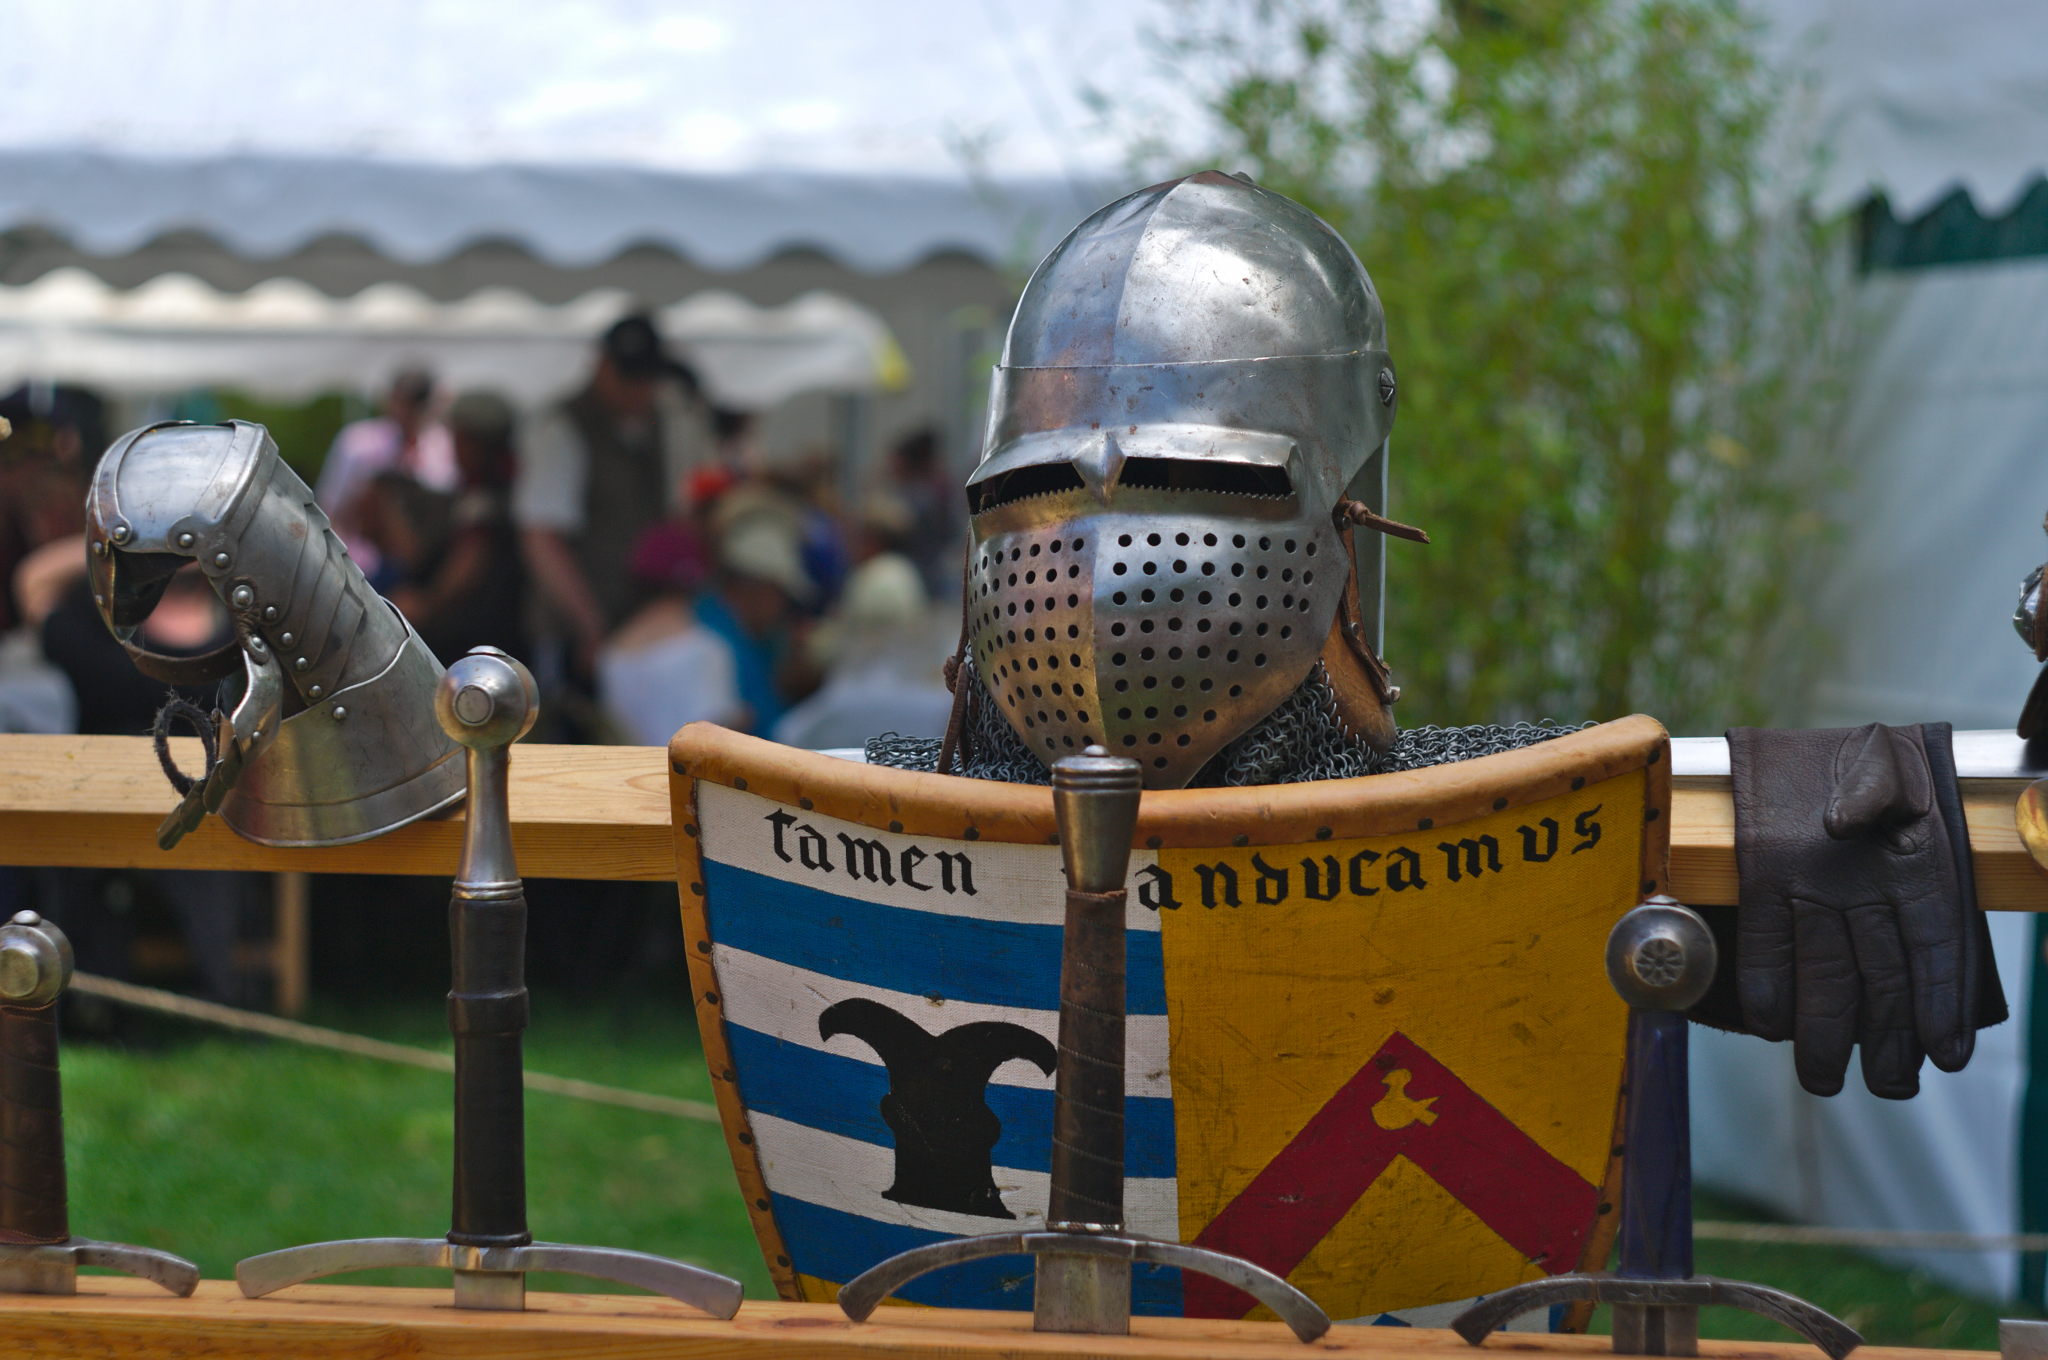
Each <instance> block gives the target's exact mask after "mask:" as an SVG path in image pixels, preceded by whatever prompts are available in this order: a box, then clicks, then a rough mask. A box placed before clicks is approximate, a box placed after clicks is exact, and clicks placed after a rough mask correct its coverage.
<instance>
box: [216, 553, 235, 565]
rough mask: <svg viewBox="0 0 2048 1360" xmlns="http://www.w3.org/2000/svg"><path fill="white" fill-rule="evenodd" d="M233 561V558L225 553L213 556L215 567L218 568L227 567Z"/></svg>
mask: <svg viewBox="0 0 2048 1360" xmlns="http://www.w3.org/2000/svg"><path fill="white" fill-rule="evenodd" d="M233 560H234V559H233V558H231V557H229V556H228V555H227V554H226V553H224V552H217V553H215V554H214V555H213V565H215V566H216V567H225V566H227V564H228V563H229V562H231V561H233Z"/></svg>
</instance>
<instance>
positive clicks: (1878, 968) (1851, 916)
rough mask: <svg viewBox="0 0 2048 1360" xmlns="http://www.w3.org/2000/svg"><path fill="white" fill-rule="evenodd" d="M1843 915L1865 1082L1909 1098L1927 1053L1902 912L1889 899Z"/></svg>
mask: <svg viewBox="0 0 2048 1360" xmlns="http://www.w3.org/2000/svg"><path fill="white" fill-rule="evenodd" d="M1842 915H1843V919H1844V921H1845V922H1846V924H1847V926H1848V932H1849V939H1850V942H1851V943H1852V944H1853V945H1854V946H1855V949H1856V972H1857V974H1858V980H1859V982H1860V984H1861V986H1860V991H1861V996H1860V1007H1859V1011H1860V1013H1859V1015H1858V1017H1857V1033H1856V1041H1857V1043H1858V1044H1859V1045H1860V1046H1861V1048H1862V1050H1863V1084H1864V1085H1865V1086H1867V1087H1869V1088H1870V1093H1871V1094H1872V1095H1874V1096H1882V1097H1883V1098H1884V1099H1886V1100H1907V1099H1910V1098H1911V1097H1913V1096H1915V1095H1917V1094H1919V1091H1920V1064H1921V1061H1922V1060H1923V1058H1924V1057H1925V1052H1924V1050H1922V1048H1921V1046H1920V1032H1919V1030H1918V1028H1917V1026H1916V1025H1915V1022H1914V1014H1915V1005H1914V1003H1915V1001H1916V999H1917V998H1916V994H1915V986H1916V983H1917V981H1918V979H1917V978H1916V977H1915V975H1914V973H1913V970H1912V968H1911V967H1910V966H1909V965H1908V963H1907V961H1906V959H1907V950H1906V945H1905V944H1904V943H1903V942H1902V941H1901V939H1900V924H1899V917H1898V913H1897V912H1896V911H1894V910H1893V908H1892V907H1891V905H1890V904H1889V903H1875V904H1872V905H1869V906H1862V907H1851V908H1849V909H1848V910H1847V911H1846V912H1844V913H1843V914H1842Z"/></svg>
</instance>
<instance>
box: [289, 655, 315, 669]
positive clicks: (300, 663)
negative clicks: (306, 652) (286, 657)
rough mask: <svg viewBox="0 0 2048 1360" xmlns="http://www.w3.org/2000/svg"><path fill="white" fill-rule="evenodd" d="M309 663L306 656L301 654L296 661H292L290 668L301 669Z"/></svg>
mask: <svg viewBox="0 0 2048 1360" xmlns="http://www.w3.org/2000/svg"><path fill="white" fill-rule="evenodd" d="M311 664H312V663H311V662H309V661H307V660H306V658H304V657H303V656H302V657H300V658H299V659H298V660H297V661H294V662H292V669H293V670H295V671H302V670H304V669H306V667H307V666H309V665H311Z"/></svg>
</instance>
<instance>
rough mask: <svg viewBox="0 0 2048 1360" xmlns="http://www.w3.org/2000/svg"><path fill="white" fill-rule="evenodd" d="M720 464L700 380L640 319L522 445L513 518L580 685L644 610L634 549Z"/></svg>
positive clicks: (619, 330)
mask: <svg viewBox="0 0 2048 1360" xmlns="http://www.w3.org/2000/svg"><path fill="white" fill-rule="evenodd" d="M711 456H712V444H711V435H710V429H709V426H708V413H707V411H706V408H705V403H704V401H703V398H702V396H701V394H700V389H699V386H698V383H697V379H696V376H695V374H694V373H693V372H692V371H691V370H690V369H689V368H688V367H687V366H685V365H684V364H682V363H680V362H679V361H678V360H676V359H675V358H674V357H673V356H671V355H670V354H669V352H668V349H667V348H666V346H664V345H663V343H662V340H661V336H660V334H659V333H658V332H657V331H656V330H655V328H654V323H653V321H652V320H651V319H650V318H649V317H647V316H646V315H644V314H641V313H635V314H633V315H631V316H627V317H624V318H622V319H621V320H619V321H618V322H616V323H614V324H613V326H612V327H611V329H610V330H608V331H606V332H605V333H604V336H603V337H602V338H601V339H600V340H599V342H598V348H597V363H596V365H595V367H594V368H593V370H592V372H591V375H590V381H589V382H588V383H587V384H586V385H585V386H584V388H583V390H582V391H580V392H578V393H577V394H576V395H575V396H573V397H571V398H569V399H568V400H567V401H565V402H563V403H562V404H561V405H559V406H557V407H555V408H554V409H552V410H551V411H549V412H548V413H547V414H546V416H545V417H543V419H542V420H541V421H540V422H539V423H538V425H537V426H536V428H535V429H534V431H533V433H532V435H531V437H530V438H528V439H526V440H525V441H523V443H522V447H521V452H520V459H519V472H518V478H517V480H516V482H515V484H514V487H513V493H512V516H513V520H514V522H515V523H516V524H517V525H518V527H519V540H520V548H521V551H522V552H523V554H524V556H525V560H526V567H527V571H528V574H529V576H530V578H531V580H532V582H533V585H534V586H535V588H536V589H537V591H538V593H539V596H540V598H541V600H542V601H543V602H544V604H545V605H546V607H547V612H548V615H549V618H548V622H549V624H550V626H551V627H552V628H553V629H554V630H555V631H556V633H557V636H558V638H559V640H560V641H561V642H562V643H564V644H566V646H567V648H568V658H567V659H568V662H569V667H568V670H569V673H570V674H571V675H572V676H574V677H577V678H579V679H581V680H588V678H589V677H590V675H591V673H592V670H593V667H594V666H595V664H596V659H597V653H598V649H599V647H600V646H601V645H602V643H603V641H604V638H605V636H606V634H608V633H609V632H611V630H612V629H613V628H616V627H617V626H618V625H619V624H620V623H621V622H623V621H624V619H625V618H626V615H627V614H628V613H629V612H630V610H631V609H632V607H633V605H634V603H635V591H634V585H633V577H632V572H631V570H630V560H631V554H632V552H633V547H634V545H635V544H636V543H637V542H638V541H639V539H640V536H641V535H642V534H644V533H645V532H646V531H647V530H648V529H650V528H652V527H653V526H654V525H656V524H658V523H660V522H661V521H662V520H663V519H664V518H665V517H666V516H667V514H668V512H669V510H670V508H671V507H672V506H673V505H675V504H676V502H677V500H678V498H679V496H680V494H681V487H682V485H683V483H684V481H685V479H686V478H687V477H688V475H689V473H690V471H691V469H692V468H694V467H696V466H697V465H699V464H701V463H704V462H706V461H707V460H709V459H710V458H711Z"/></svg>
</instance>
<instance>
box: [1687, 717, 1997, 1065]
mask: <svg viewBox="0 0 2048 1360" xmlns="http://www.w3.org/2000/svg"><path fill="white" fill-rule="evenodd" d="M1728 750H1729V757H1730V764H1731V767H1732V771H1733V774H1734V785H1735V857H1736V865H1737V869H1738V871H1739V873H1740V875H1741V898H1742V901H1741V905H1740V906H1739V907H1738V908H1737V909H1736V911H1735V930H1734V935H1735V940H1734V950H1733V953H1732V958H1733V960H1734V967H1733V968H1732V969H1730V968H1728V967H1726V966H1725V965H1724V967H1723V969H1722V973H1723V976H1722V977H1721V978H1720V979H1717V982H1718V983H1719V984H1720V985H1718V986H1717V987H1716V989H1715V991H1714V992H1713V993H1710V994H1709V996H1708V997H1707V998H1706V999H1705V1000H1704V1001H1702V1002H1701V1003H1700V1005H1699V1007H1697V1008H1696V1009H1695V1010H1694V1012H1693V1014H1694V1018H1695V1019H1699V1020H1702V1021H1704V1022H1706V1023H1708V1024H1713V1025H1719V1026H1720V1027H1722V1028H1726V1029H1737V1030H1741V1031H1743V1032H1744V1033H1748V1034H1754V1035H1757V1036H1759V1037H1760V1038H1764V1039H1771V1040H1784V1039H1791V1040H1792V1042H1793V1048H1794V1062H1795V1065H1796V1066H1797V1068H1798V1071H1799V1084H1800V1085H1801V1086H1804V1087H1805V1088H1806V1089H1807V1090H1809V1091H1811V1092H1813V1093H1814V1094H1815V1095H1823V1096H1830V1095H1833V1094H1835V1093H1836V1092H1837V1091H1839V1090H1841V1089H1842V1074H1843V1073H1844V1072H1845V1071H1846V1070H1847V1069H1848V1065H1849V1050H1850V1049H1851V1048H1852V1047H1855V1046H1858V1045H1860V1046H1861V1047H1862V1050H1863V1081H1864V1084H1865V1085H1866V1086H1868V1087H1869V1088H1870V1091H1871V1093H1872V1094H1873V1095H1878V1096H1884V1097H1886V1098H1888V1099H1892V1100H1904V1099H1906V1098H1908V1097H1910V1096H1912V1095H1915V1094H1917V1093H1918V1091H1919V1089H1920V1064H1921V1060H1922V1059H1923V1058H1924V1057H1931V1058H1933V1059H1934V1065H1935V1066H1936V1067H1938V1068H1940V1069H1941V1070H1942V1071H1944V1072H1954V1071H1957V1070H1959V1069H1961V1068H1962V1066H1963V1065H1964V1064H1965V1063H1967V1062H1969V1060H1970V1053H1971V1051H1972V1050H1973V1049H1974V1048H1975V1046H1976V1042H1977V1031H1978V1030H1979V1029H1981V1028H1983V1027H1984V1026H1986V1025H1995V1024H1997V1023H1999V1022H2000V1021H2001V1020H2004V1019H2005V1017H2006V1007H2005V992H2004V989H2003V988H2002V987H2001V986H2000V985H1999V980H1998V968H1997V964H1996V962H1995V961H1994V960H1993V958H1992V956H1991V935H1990V931H1989V929H1988V927H1987V926H1986V924H1985V921H1984V917H1983V913H1981V912H1980V911H1978V910H1977V896H1976V889H1975V885H1974V883H1973V881H1972V879H1971V876H1970V841H1969V832H1968V830H1967V829H1966V827H1965V825H1964V822H1963V805H1962V796H1961V794H1960V792H1959V790H1958V789H1957V786H1956V774H1955V756H1954V753H1953V751H1952V749H1951V744H1950V728H1949V725H1948V724H1947V723H1922V724H1919V725H1916V726H1913V727H1886V726H1884V725H1883V724H1881V723H1872V724H1870V725H1869V726H1867V727H1854V728H1829V729H1819V730H1807V731H1769V730H1765V729H1762V728H1754V727H1738V728H1734V729H1732V730H1731V731H1730V732H1729V733H1728ZM1710 919H1711V918H1710ZM1722 925H1723V927H1724V928H1725V915H1724V916H1723V922H1722ZM1722 944H1723V947H1724V952H1723V954H1722V958H1723V959H1728V958H1730V957H1731V955H1730V954H1729V953H1728V952H1725V949H1726V944H1727V941H1726V940H1725V939H1724V940H1723V941H1722ZM1731 972H1732V974H1733V979H1732V981H1733V986H1732V988H1731V987H1730V986H1729V985H1728V984H1729V981H1730V979H1729V977H1728V974H1730V973H1731ZM1731 993H1732V995H1731Z"/></svg>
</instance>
